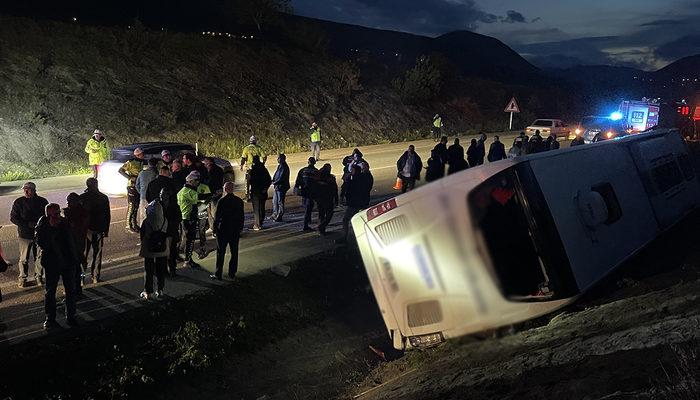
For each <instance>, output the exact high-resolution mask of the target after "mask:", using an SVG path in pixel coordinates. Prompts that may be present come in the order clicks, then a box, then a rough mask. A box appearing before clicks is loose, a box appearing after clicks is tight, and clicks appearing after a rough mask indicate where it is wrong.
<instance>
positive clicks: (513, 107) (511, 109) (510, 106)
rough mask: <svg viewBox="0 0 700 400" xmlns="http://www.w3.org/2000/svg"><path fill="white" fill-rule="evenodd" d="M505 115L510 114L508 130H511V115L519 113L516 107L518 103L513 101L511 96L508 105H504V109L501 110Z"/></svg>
mask: <svg viewBox="0 0 700 400" xmlns="http://www.w3.org/2000/svg"><path fill="white" fill-rule="evenodd" d="M503 111H505V112H507V113H510V121H509V122H508V130H509V131H510V130H513V113H519V112H520V107H519V106H518V101H517V100H515V96H513V97H512V98H511V99H510V101H509V102H508V105H506V109H505V110H503Z"/></svg>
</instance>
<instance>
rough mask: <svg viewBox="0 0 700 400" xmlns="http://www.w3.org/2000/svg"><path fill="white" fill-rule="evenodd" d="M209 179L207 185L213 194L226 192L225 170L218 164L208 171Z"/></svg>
mask: <svg viewBox="0 0 700 400" xmlns="http://www.w3.org/2000/svg"><path fill="white" fill-rule="evenodd" d="M208 173H209V179H208V180H207V185H209V189H211V192H212V193H214V194H216V193H217V192H220V191H222V190H224V169H223V168H221V167H219V166H218V165H216V164H212V166H211V170H210V171H208Z"/></svg>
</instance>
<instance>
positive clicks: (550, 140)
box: [546, 136, 560, 150]
mask: <svg viewBox="0 0 700 400" xmlns="http://www.w3.org/2000/svg"><path fill="white" fill-rule="evenodd" d="M546 147H547V148H546V150H558V149H559V147H560V146H559V142H558V141H557V138H556V137H553V136H548V137H547V142H546Z"/></svg>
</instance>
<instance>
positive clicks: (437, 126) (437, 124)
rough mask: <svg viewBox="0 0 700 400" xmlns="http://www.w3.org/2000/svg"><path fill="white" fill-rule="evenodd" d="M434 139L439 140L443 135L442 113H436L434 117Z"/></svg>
mask: <svg viewBox="0 0 700 400" xmlns="http://www.w3.org/2000/svg"><path fill="white" fill-rule="evenodd" d="M432 133H433V139H435V141H436V142H437V140H438V138H439V137H440V136H442V117H441V116H440V114H435V116H434V117H433V129H432Z"/></svg>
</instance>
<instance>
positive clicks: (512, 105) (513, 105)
mask: <svg viewBox="0 0 700 400" xmlns="http://www.w3.org/2000/svg"><path fill="white" fill-rule="evenodd" d="M503 111H505V112H512V113H519V112H520V107H519V106H518V102H517V101H516V100H515V97H513V98H512V99H510V101H509V102H508V105H507V106H506V109H505V110H503Z"/></svg>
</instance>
